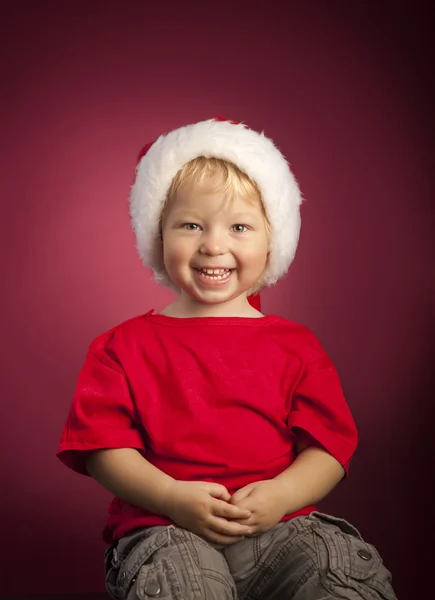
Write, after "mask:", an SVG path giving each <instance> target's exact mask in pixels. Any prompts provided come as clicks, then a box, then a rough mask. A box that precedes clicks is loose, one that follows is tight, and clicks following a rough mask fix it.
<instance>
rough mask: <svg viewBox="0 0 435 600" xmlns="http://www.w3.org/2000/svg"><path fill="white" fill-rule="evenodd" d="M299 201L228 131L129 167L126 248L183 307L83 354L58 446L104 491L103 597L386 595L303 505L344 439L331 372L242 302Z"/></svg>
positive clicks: (276, 264)
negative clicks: (130, 231) (133, 246)
mask: <svg viewBox="0 0 435 600" xmlns="http://www.w3.org/2000/svg"><path fill="white" fill-rule="evenodd" d="M300 204H301V195H300V191H299V188H298V185H297V183H296V181H295V179H294V177H293V175H292V173H291V171H290V169H289V166H288V164H287V162H286V160H285V158H284V157H283V156H282V154H281V153H280V152H279V150H278V149H277V148H276V147H275V146H274V144H273V143H272V141H271V140H269V139H268V138H266V137H265V136H264V135H263V134H258V133H256V132H254V131H252V130H250V129H248V128H247V127H246V126H244V125H243V124H240V123H235V122H232V121H231V122H229V121H226V120H224V119H220V118H218V119H211V120H208V121H204V122H200V123H196V124H193V125H189V126H186V127H182V128H180V129H178V130H176V131H173V132H171V133H169V134H167V135H165V136H161V137H160V138H159V139H158V140H157V141H156V142H155V143H154V144H152V145H151V146H149V147H148V148H147V150H146V152H145V154H144V156H143V157H142V159H141V160H140V163H139V165H138V169H137V175H136V181H135V184H134V186H133V188H132V192H131V198H130V207H131V217H132V224H133V228H134V230H135V233H136V239H137V246H138V251H139V254H140V256H141V258H142V260H143V262H144V264H145V265H148V266H150V267H151V268H152V269H153V270H154V274H155V277H156V279H157V280H158V281H160V282H162V283H163V284H165V285H168V286H170V287H171V288H172V289H174V290H175V291H176V292H177V294H178V297H177V299H176V300H175V302H173V303H172V304H170V305H169V306H167V307H166V308H165V309H164V310H163V311H162V312H161V313H160V314H153V311H150V312H148V313H146V314H145V315H142V316H140V317H137V318H135V319H131V320H130V321H127V322H126V323H123V324H121V325H118V326H117V327H115V328H113V329H111V330H110V331H108V332H106V333H104V334H103V335H101V336H99V337H98V338H97V339H96V340H94V341H93V342H92V343H91V345H90V348H89V352H88V355H87V358H86V361H85V364H84V366H83V369H82V371H81V374H80V377H79V381H78V384H77V389H76V393H75V396H74V399H73V403H72V406H71V410H70V414H69V417H68V420H67V423H66V426H65V429H64V432H63V435H62V440H61V443H60V447H59V451H58V456H59V458H60V459H61V460H62V461H63V462H64V463H65V464H66V465H67V466H69V467H71V468H73V469H74V470H76V471H78V472H80V473H83V474H85V475H86V474H89V475H90V476H92V477H93V478H94V479H96V480H97V481H98V482H99V483H100V484H101V485H103V486H104V487H105V488H106V489H108V490H109V491H111V492H112V493H113V494H114V495H115V498H114V500H113V502H112V504H111V507H110V509H109V519H108V523H107V526H106V528H105V531H104V538H105V540H106V541H107V542H108V543H109V544H110V546H109V548H108V550H107V551H106V587H107V589H108V591H109V593H110V594H111V595H112V597H113V598H123V599H124V598H128V599H132V598H175V599H181V598H185V599H190V598H200V599H207V600H208V599H216V600H226V599H230V598H232V599H235V598H246V599H248V598H249V599H254V598H255V599H268V600H280V599H284V598H285V599H287V598H292V599H294V600H308V599H309V600H320V599H321V598H322V599H327V598H328V599H329V598H348V599H356V598H364V599H367V600H368V599H392V598H395V595H394V592H393V590H392V588H391V583H390V579H391V577H390V574H389V572H388V571H387V569H386V568H385V567H384V566H383V564H382V561H381V559H380V557H379V554H378V553H377V551H376V549H375V548H374V547H373V546H371V545H369V544H367V543H366V542H364V541H363V540H362V538H361V536H360V535H359V533H358V532H357V531H356V530H355V529H354V528H353V527H352V526H351V525H349V524H348V523H346V522H345V521H343V520H341V519H337V518H334V517H331V516H328V515H323V514H320V513H318V512H316V510H315V506H314V505H315V503H316V502H318V501H320V500H321V499H322V498H323V497H324V496H325V495H326V494H327V493H328V492H329V491H330V490H331V489H332V488H333V487H334V486H335V485H337V483H338V482H339V481H340V480H341V479H342V478H343V476H344V475H345V473H346V472H347V469H348V466H349V462H350V459H351V457H352V454H353V452H354V450H355V447H356V443H357V432H356V428H355V424H354V421H353V419H352V416H351V414H350V411H349V408H348V406H347V404H346V401H345V399H344V397H343V393H342V390H341V387H340V383H339V380H338V376H337V373H336V371H335V369H334V367H333V365H332V364H331V361H330V360H329V358H328V357H327V356H326V354H325V352H324V351H323V349H322V347H321V346H320V344H319V343H318V341H317V340H316V338H315V337H314V335H313V334H312V333H311V332H310V331H308V330H307V329H306V328H304V327H302V326H299V325H297V324H295V323H293V322H290V321H287V320H285V319H283V318H280V317H277V316H273V315H269V316H264V315H263V314H262V313H261V312H260V311H259V310H258V309H257V308H255V302H254V300H253V297H255V296H253V294H256V293H258V292H259V291H260V290H261V289H262V288H264V287H266V286H270V285H273V284H274V283H275V282H276V281H277V280H278V279H279V278H280V277H281V276H283V275H284V274H285V272H286V271H287V269H288V267H289V265H290V263H291V262H292V260H293V257H294V254H295V251H296V246H297V242H298V237H299V228H300V216H299V207H300Z"/></svg>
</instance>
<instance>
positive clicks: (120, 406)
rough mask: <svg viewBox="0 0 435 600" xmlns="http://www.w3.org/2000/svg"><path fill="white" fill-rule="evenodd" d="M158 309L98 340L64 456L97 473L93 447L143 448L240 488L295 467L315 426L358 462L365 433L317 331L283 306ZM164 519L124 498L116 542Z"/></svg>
mask: <svg viewBox="0 0 435 600" xmlns="http://www.w3.org/2000/svg"><path fill="white" fill-rule="evenodd" d="M152 313H153V311H150V312H149V313H147V314H146V315H142V316H139V317H136V318H134V319H131V320H129V321H127V322H125V323H122V324H120V325H118V326H117V327H114V328H113V329H111V330H110V331H108V332H106V333H104V334H102V335H100V336H99V337H97V338H96V339H95V340H94V341H93V342H92V343H91V345H90V347H89V351H88V354H87V357H86V360H85V363H84V366H83V368H82V370H81V373H80V375H79V379H78V383H77V388H76V392H75V395H74V398H73V401H72V405H71V409H70V412H69V416H68V419H67V422H66V424H65V428H64V430H63V433H62V438H61V442H60V446H59V449H58V453H57V456H58V457H59V458H60V460H61V461H62V462H63V463H64V464H66V465H67V466H68V467H70V468H71V469H74V470H75V471H77V472H79V473H83V474H84V475H87V472H86V469H85V461H86V458H87V456H88V453H89V451H92V450H96V449H99V448H100V449H101V448H136V449H137V450H139V451H140V452H141V453H142V454H143V456H145V457H146V459H147V460H148V461H149V462H150V463H152V464H153V465H155V466H156V467H158V468H159V469H161V470H162V471H164V472H165V473H167V474H168V475H170V476H172V477H174V478H175V479H179V480H193V481H214V482H216V483H221V484H223V485H224V486H225V487H226V488H227V489H228V491H229V492H230V493H231V494H232V493H234V492H235V491H236V490H238V489H239V488H241V487H243V486H245V485H247V484H249V483H252V482H254V481H260V480H263V479H272V478H273V477H275V476H276V475H278V474H279V473H281V472H282V471H284V470H285V469H286V468H287V467H288V466H289V465H290V464H291V463H292V461H293V460H294V458H295V446H296V442H297V436H298V435H299V434H300V433H301V430H304V431H305V432H308V433H309V434H310V435H311V436H312V437H313V438H314V439H315V440H316V441H317V442H318V443H319V444H321V446H323V447H324V448H325V449H326V450H327V451H328V452H329V453H330V454H332V456H334V457H335V458H336V459H337V460H338V461H339V462H340V463H341V464H342V465H343V467H344V468H345V469H346V470H347V468H348V465H349V461H350V459H351V456H352V454H353V452H354V450H355V448H356V444H357V431H356V428H355V424H354V421H353V418H352V416H351V413H350V410H349V408H348V406H347V403H346V400H345V398H344V396H343V392H342V388H341V385H340V382H339V378H338V375H337V372H336V370H335V369H334V367H333V365H332V363H331V361H330V359H329V358H328V356H327V355H326V353H325V351H324V350H323V349H322V347H321V346H320V344H319V342H318V341H317V339H316V338H315V336H314V335H313V334H312V333H311V332H310V331H309V330H308V329H306V328H305V327H303V326H301V325H298V324H296V323H293V322H291V321H287V320H285V319H283V318H281V317H278V316H273V315H271V316H265V317H260V318H243V317H195V318H181V319H180V318H175V317H168V316H164V315H154V314H152ZM312 510H314V507H312V506H311V507H306V508H305V509H303V510H301V511H299V512H298V513H294V514H292V515H287V516H286V517H284V519H288V518H291V517H294V516H296V515H299V514H308V513H309V512H311V511H312ZM165 524H170V521H169V520H168V519H166V518H165V517H161V516H159V515H155V514H152V513H149V512H147V511H145V510H143V509H141V508H138V507H136V506H133V505H130V504H128V503H126V502H124V501H123V500H121V499H119V498H114V499H113V501H112V503H111V505H110V508H109V519H108V522H107V525H106V528H105V530H104V534H103V535H104V539H105V541H106V542H108V543H110V542H111V541H113V540H115V539H117V538H119V537H121V536H123V535H125V534H126V533H127V532H129V531H131V530H133V529H136V528H137V527H143V526H151V525H165Z"/></svg>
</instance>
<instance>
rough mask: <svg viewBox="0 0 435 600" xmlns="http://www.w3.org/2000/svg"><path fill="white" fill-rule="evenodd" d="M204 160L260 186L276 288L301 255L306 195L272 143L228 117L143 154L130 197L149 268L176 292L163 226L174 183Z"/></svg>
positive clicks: (187, 129)
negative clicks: (229, 166)
mask: <svg viewBox="0 0 435 600" xmlns="http://www.w3.org/2000/svg"><path fill="white" fill-rule="evenodd" d="M199 156H205V157H215V158H221V159H224V160H227V161H229V162H231V163H233V164H234V165H236V166H237V167H238V168H239V169H240V170H241V171H243V172H244V173H246V175H248V177H250V178H251V179H252V180H253V181H255V182H256V184H257V185H258V187H259V189H260V193H261V199H262V201H263V204H264V209H265V212H266V215H267V218H268V220H269V224H270V230H271V235H270V245H269V259H268V264H267V266H266V269H265V272H264V275H263V277H262V281H263V282H264V285H265V286H270V285H273V284H274V283H275V282H276V281H277V280H278V279H279V278H280V277H282V276H283V275H284V274H285V273H286V272H287V270H288V268H289V266H290V264H291V262H292V260H293V258H294V255H295V252H296V247H297V244H298V240H299V231H300V224H301V220H300V212H299V207H300V204H301V202H302V196H301V192H300V190H299V186H298V184H297V182H296V180H295V178H294V176H293V174H292V172H291V170H290V168H289V164H288V162H287V161H286V159H285V158H284V156H283V155H282V154H281V152H280V151H279V150H278V148H277V147H276V146H275V144H274V143H273V142H272V140H270V139H269V138H267V137H266V136H265V135H264V133H257V132H256V131H253V130H252V129H249V128H248V127H247V126H246V125H244V124H243V123H237V122H235V121H229V120H226V119H224V118H222V117H217V118H214V119H209V120H207V121H201V122H199V123H194V124H192V125H186V126H184V127H180V128H179V129H175V130H174V131H171V132H170V133H167V134H164V135H161V136H160V137H159V138H158V139H157V140H156V141H155V142H154V143H152V144H148V145H147V146H146V147H145V148H144V149H143V151H142V156H141V157H140V160H139V163H138V165H137V168H136V179H135V182H134V184H133V186H132V189H131V194H130V216H131V222H132V227H133V230H134V232H135V234H136V246H137V250H138V253H139V256H140V258H141V260H142V262H143V264H144V265H145V266H146V267H150V268H151V269H152V270H153V271H154V277H155V279H156V280H157V281H158V282H160V283H163V284H164V285H167V286H168V287H170V288H172V289H174V284H173V283H172V281H171V280H170V279H169V276H168V274H167V272H166V269H165V266H164V264H163V256H162V251H161V242H160V239H159V234H160V231H159V221H160V217H161V214H162V210H163V207H164V204H165V202H166V197H167V193H168V191H169V188H170V186H171V183H172V180H173V178H174V177H175V175H176V174H177V173H178V171H180V169H182V168H183V167H184V165H185V164H186V163H188V162H189V161H191V160H193V159H194V158H197V157H199ZM177 291H178V290H177Z"/></svg>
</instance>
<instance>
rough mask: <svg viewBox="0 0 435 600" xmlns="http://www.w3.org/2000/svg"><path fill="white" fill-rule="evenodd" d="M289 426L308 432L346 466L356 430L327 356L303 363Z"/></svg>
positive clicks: (295, 430)
mask: <svg viewBox="0 0 435 600" xmlns="http://www.w3.org/2000/svg"><path fill="white" fill-rule="evenodd" d="M289 427H290V428H291V429H292V430H294V431H293V433H294V434H295V435H296V437H298V431H297V430H298V429H300V430H303V431H305V432H307V433H308V434H309V435H310V436H311V437H313V438H314V439H315V440H316V442H318V443H319V444H320V446H322V447H323V448H324V449H325V450H326V451H327V452H329V453H330V454H331V455H332V456H333V457H334V458H335V459H336V460H337V461H338V462H339V463H340V464H341V465H342V466H343V468H344V469H345V471H346V473H347V471H348V468H349V463H350V460H351V458H352V455H353V453H354V452H355V449H356V447H357V444H358V432H357V429H356V426H355V422H354V420H353V417H352V414H351V412H350V409H349V406H348V404H347V402H346V399H345V397H344V394H343V390H342V387H341V383H340V380H339V377H338V373H337V371H336V369H335V368H334V366H333V364H332V362H331V360H330V359H329V357H328V356H327V355H326V354H325V353H323V352H322V356H321V358H319V359H318V360H316V361H314V362H311V363H310V364H309V365H307V366H306V368H305V370H304V373H303V375H302V378H301V380H300V381H299V384H298V385H297V386H296V389H295V391H294V394H293V398H292V407H291V411H290V415H289Z"/></svg>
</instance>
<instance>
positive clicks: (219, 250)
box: [199, 230, 228, 256]
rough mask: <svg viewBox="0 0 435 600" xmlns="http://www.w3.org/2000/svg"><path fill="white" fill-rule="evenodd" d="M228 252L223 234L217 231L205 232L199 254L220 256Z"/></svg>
mask: <svg viewBox="0 0 435 600" xmlns="http://www.w3.org/2000/svg"><path fill="white" fill-rule="evenodd" d="M227 251H228V246H227V241H226V238H225V235H224V233H223V232H219V231H217V230H213V231H208V232H203V234H202V235H201V244H200V247H199V252H200V253H201V254H208V255H209V256H220V255H222V254H226V253H227Z"/></svg>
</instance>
